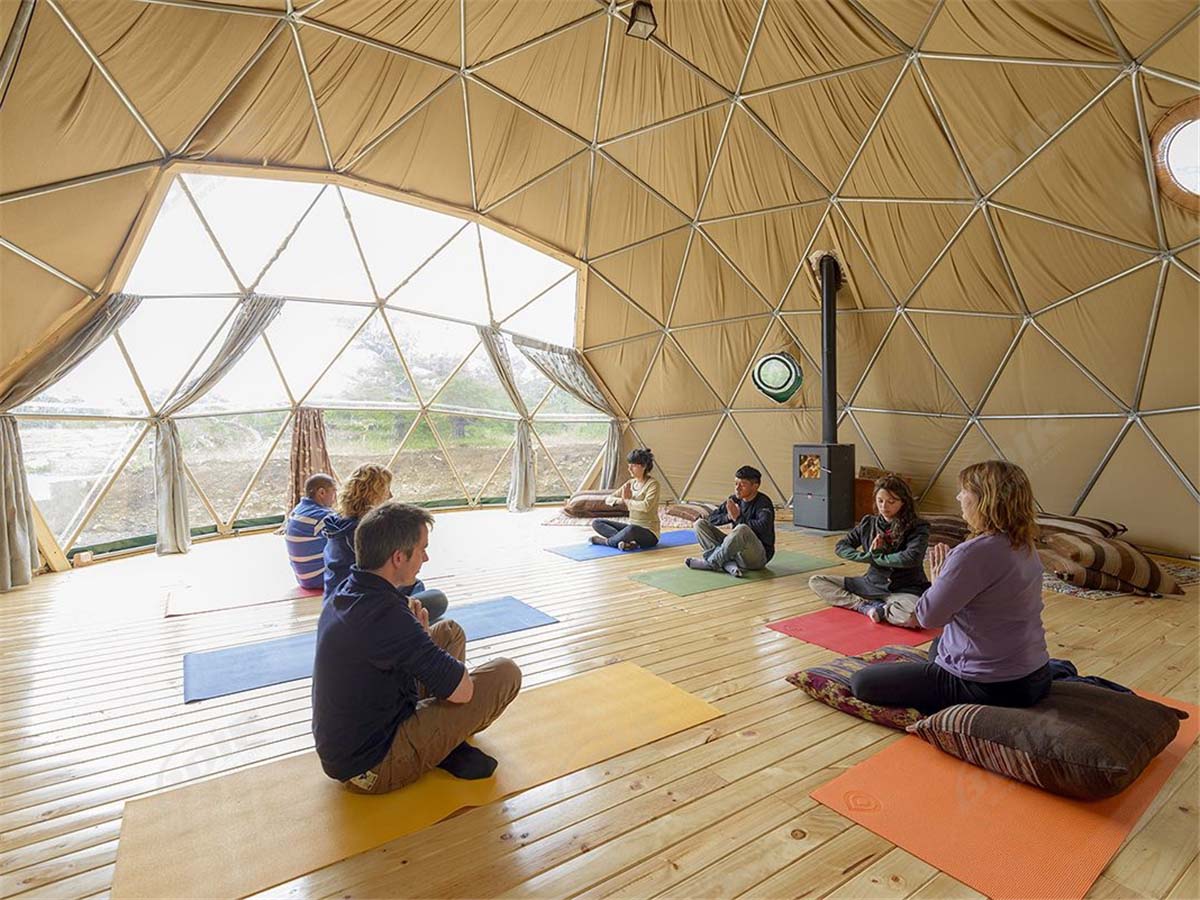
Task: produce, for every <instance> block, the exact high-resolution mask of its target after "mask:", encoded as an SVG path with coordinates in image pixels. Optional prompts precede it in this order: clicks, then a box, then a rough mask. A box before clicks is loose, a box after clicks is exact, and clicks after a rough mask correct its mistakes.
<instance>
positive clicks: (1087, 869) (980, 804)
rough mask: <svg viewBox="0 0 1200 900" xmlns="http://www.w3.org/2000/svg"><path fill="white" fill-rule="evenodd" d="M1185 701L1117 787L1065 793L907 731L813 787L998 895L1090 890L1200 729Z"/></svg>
mask: <svg viewBox="0 0 1200 900" xmlns="http://www.w3.org/2000/svg"><path fill="white" fill-rule="evenodd" d="M1151 699H1154V700H1159V701H1160V702H1162V703H1166V704H1167V705H1169V706H1174V707H1178V708H1179V709H1185V710H1187V712H1188V713H1189V715H1190V718H1188V719H1185V720H1183V721H1182V722H1180V723H1179V733H1178V734H1177V735H1176V736H1175V740H1174V741H1172V742H1171V744H1170V745H1169V746H1168V747H1167V749H1166V750H1164V751H1163V752H1162V753H1160V754H1159V755H1158V756H1156V757H1155V758H1154V759H1153V760H1151V761H1150V765H1148V766H1147V767H1146V770H1145V771H1144V772H1142V774H1141V776H1140V777H1139V778H1138V780H1137V781H1135V782H1134V783H1133V784H1131V785H1130V786H1129V787H1127V788H1126V789H1125V790H1124V791H1122V792H1121V793H1120V794H1118V795H1117V796H1115V797H1109V798H1108V799H1107V800H1094V801H1091V802H1087V801H1083V800H1073V799H1071V798H1069V797H1060V796H1058V795H1057V794H1051V793H1048V792H1046V791H1043V790H1041V789H1040V788H1035V787H1033V786H1031V785H1028V784H1022V783H1021V782H1019V781H1013V780H1011V779H1008V778H1005V777H1004V776H1003V775H997V774H995V773H994V772H989V771H987V770H986V769H980V768H978V767H977V766H972V765H970V764H969V763H965V762H963V761H962V760H959V759H955V758H954V757H953V756H950V755H948V754H945V753H943V752H942V751H940V750H938V749H937V748H936V747H934V746H933V745H931V744H927V743H925V742H924V741H923V740H921V739H920V738H918V737H914V736H912V735H909V736H908V737H906V738H904V739H903V740H899V741H897V742H896V743H894V744H892V745H891V746H889V747H888V748H887V749H885V750H883V751H881V752H879V753H876V754H875V755H874V756H872V757H871V758H870V759H867V760H865V761H864V762H861V763H859V764H858V765H856V766H854V767H853V768H852V769H850V770H849V771H848V772H846V773H845V774H844V775H839V776H838V777H837V778H835V779H833V780H832V781H829V782H827V783H826V784H824V785H822V786H821V787H820V788H818V789H817V790H815V791H813V792H812V793H811V794H810V795H809V796H811V797H812V798H813V799H814V800H816V801H817V802H818V803H822V804H824V805H825V806H828V807H829V808H830V809H832V810H834V811H835V812H838V813H841V814H842V815H843V816H846V817H847V818H848V819H851V820H853V821H855V822H857V823H858V824H859V825H862V826H863V827H864V828H866V829H868V830H869V831H872V832H874V833H875V834H877V835H879V836H880V837H882V838H884V839H885V840H888V841H891V842H892V843H893V844H895V845H896V846H897V847H900V848H901V849H903V850H906V851H908V852H909V853H911V854H912V855H913V856H916V857H917V858H918V859H923V860H924V861H925V862H927V863H929V864H930V865H931V866H935V867H937V868H938V869H941V870H942V871H943V872H945V873H947V874H948V875H952V876H953V877H955V878H957V879H958V880H959V881H961V882H963V883H964V884H968V885H970V886H971V887H973V888H975V890H977V891H981V892H983V893H984V894H987V895H988V896H989V897H992V898H995V900H1016V898H1031V900H1032V898H1076V897H1083V896H1084V895H1085V894H1086V893H1087V892H1088V889H1089V888H1091V886H1092V884H1093V883H1094V882H1095V881H1096V879H1097V878H1098V877H1099V876H1100V874H1101V873H1102V872H1103V871H1104V869H1105V868H1106V867H1107V866H1108V864H1109V862H1110V861H1111V860H1112V858H1113V856H1114V855H1115V854H1116V852H1117V850H1118V849H1120V847H1121V844H1122V842H1123V841H1124V840H1125V838H1126V837H1127V836H1128V835H1129V832H1130V830H1132V828H1133V826H1134V825H1136V824H1137V822H1138V820H1139V819H1140V818H1141V817H1142V814H1143V813H1144V812H1145V811H1146V809H1147V807H1149V806H1150V804H1151V803H1152V802H1153V801H1154V798H1155V797H1156V796H1158V792H1159V791H1160V790H1162V787H1163V784H1165V783H1166V780H1167V779H1168V778H1169V777H1170V775H1171V773H1172V772H1173V771H1175V767H1176V766H1178V765H1179V763H1180V762H1181V761H1182V760H1183V758H1184V756H1185V755H1186V754H1187V752H1188V749H1189V748H1190V747H1191V746H1192V744H1193V743H1194V742H1195V740H1196V735H1197V732H1198V731H1200V709H1198V708H1197V707H1195V706H1192V705H1191V704H1189V703H1183V702H1182V701H1179V700H1173V699H1163V698H1160V697H1151Z"/></svg>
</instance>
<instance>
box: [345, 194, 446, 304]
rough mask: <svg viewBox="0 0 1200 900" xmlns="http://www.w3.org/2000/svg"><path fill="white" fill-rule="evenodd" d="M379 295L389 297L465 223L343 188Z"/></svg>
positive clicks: (417, 207) (415, 207)
mask: <svg viewBox="0 0 1200 900" xmlns="http://www.w3.org/2000/svg"><path fill="white" fill-rule="evenodd" d="M342 196H343V197H344V198H345V200H346V207H347V208H348V209H349V210H350V220H351V222H353V223H354V232H355V234H357V235H358V242H359V244H360V245H361V246H362V250H363V256H365V257H366V259H367V268H368V269H369V270H370V272H371V277H372V279H374V281H375V287H376V288H378V289H379V292H380V294H382V295H383V296H385V297H386V296H388V295H389V294H391V293H392V292H393V291H394V290H396V288H397V286H398V285H399V284H400V282H402V281H403V280H404V279H405V278H407V277H408V276H409V275H411V274H412V273H413V272H415V271H416V270H417V268H418V267H419V266H420V265H421V263H423V262H425V260H427V259H429V257H431V256H432V255H433V254H434V252H435V251H436V250H437V249H438V248H439V247H441V246H442V244H444V243H446V241H448V240H450V238H452V237H453V236H454V234H455V233H456V232H457V231H459V230H460V229H461V228H462V227H463V226H464V225H466V224H467V223H466V222H464V221H463V220H462V219H456V218H455V217H454V216H447V215H444V214H442V213H439V212H433V211H432V210H428V209H422V208H421V207H419V206H412V205H411V204H408V203H400V202H398V201H396V200H388V199H386V198H385V197H376V196H375V195H373V194H368V193H365V192H363V191H355V190H350V189H349V188H342Z"/></svg>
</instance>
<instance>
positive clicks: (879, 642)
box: [767, 606, 942, 656]
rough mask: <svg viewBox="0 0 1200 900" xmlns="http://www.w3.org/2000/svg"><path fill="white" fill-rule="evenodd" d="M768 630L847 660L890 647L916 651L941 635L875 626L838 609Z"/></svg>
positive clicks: (773, 625)
mask: <svg viewBox="0 0 1200 900" xmlns="http://www.w3.org/2000/svg"><path fill="white" fill-rule="evenodd" d="M767 627H768V628H773V629H775V630H776V631H778V632H780V633H781V634H786V635H788V636H789V637H794V638H799V639H800V640H802V641H807V642H808V643H810V644H816V645H817V646H818V647H825V648H826V649H829V650H834V651H836V652H838V653H841V654H843V655H844V656H857V655H858V654H860V653H866V652H867V651H868V650H878V649H879V648H880V647H885V646H887V645H888V644H903V645H904V646H906V647H915V646H917V645H918V644H924V643H925V642H926V641H931V640H933V639H934V638H935V637H937V636H938V635H939V634H941V633H942V629H940V628H899V627H897V626H896V625H886V624H876V623H875V622H872V621H871V620H870V619H868V618H867V617H866V616H864V615H863V614H862V613H856V612H854V611H853V610H849V609H841V608H839V607H836V606H831V607H830V608H829V609H823V610H821V611H819V612H815V613H808V614H807V615H803V616H796V618H794V619H784V620H783V621H781V622H772V623H771V624H770V625H768V626H767Z"/></svg>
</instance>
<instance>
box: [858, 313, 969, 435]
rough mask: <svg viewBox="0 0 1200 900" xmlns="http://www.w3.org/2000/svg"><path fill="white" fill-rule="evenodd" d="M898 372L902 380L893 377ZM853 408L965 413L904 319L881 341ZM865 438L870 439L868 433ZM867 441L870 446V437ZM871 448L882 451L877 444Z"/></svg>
mask: <svg viewBox="0 0 1200 900" xmlns="http://www.w3.org/2000/svg"><path fill="white" fill-rule="evenodd" d="M901 372H902V373H904V377H903V379H900V378H897V374H898V373H901ZM854 406H855V407H860V406H868V407H871V408H873V409H905V410H912V411H914V412H932V413H966V412H967V410H966V409H965V408H964V407H963V405H962V402H961V401H960V400H959V399H958V397H957V395H956V394H955V393H954V389H953V388H952V387H951V386H950V383H949V382H948V381H946V376H945V375H943V374H942V373H941V372H939V371H938V368H937V366H935V365H934V363H933V360H932V359H931V358H930V355H929V354H928V353H927V352H926V351H925V349H924V348H923V347H922V346H921V344H920V342H919V341H918V340H917V338H916V336H915V335H914V334H913V331H912V329H911V328H909V326H908V323H907V320H901V321H899V322H897V323H896V327H895V328H893V329H892V333H891V334H890V335H888V337H887V340H885V341H884V343H883V349H882V350H881V351H880V352H879V356H878V357H876V359H875V362H873V363H872V364H871V370H870V372H868V373H867V377H866V380H865V381H863V384H862V387H861V388H860V389H859V391H858V393H857V394H856V395H855V396H854ZM863 427H864V428H866V426H865V425H864V426H863ZM867 437H868V438H871V434H870V433H868V434H867ZM871 442H872V443H874V439H873V438H872V441H871ZM875 449H876V450H878V451H879V452H880V453H882V452H883V451H882V450H881V449H880V448H879V446H878V445H876V447H875Z"/></svg>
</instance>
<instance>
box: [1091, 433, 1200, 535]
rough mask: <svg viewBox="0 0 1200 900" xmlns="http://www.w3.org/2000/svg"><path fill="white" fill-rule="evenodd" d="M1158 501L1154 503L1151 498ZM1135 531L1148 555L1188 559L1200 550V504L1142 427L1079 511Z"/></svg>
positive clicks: (1119, 451) (1126, 442)
mask: <svg viewBox="0 0 1200 900" xmlns="http://www.w3.org/2000/svg"><path fill="white" fill-rule="evenodd" d="M1148 497H1153V498H1154V502H1153V503H1147V502H1146V498H1148ZM1079 514H1080V515H1081V516H1099V517H1101V518H1104V519H1110V520H1113V521H1117V522H1124V523H1125V524H1126V525H1127V526H1129V532H1128V535H1127V537H1128V539H1129V540H1130V541H1133V542H1134V543H1136V544H1137V545H1138V546H1140V547H1143V548H1145V549H1148V550H1159V551H1164V552H1166V553H1170V554H1173V555H1177V556H1187V555H1189V554H1193V553H1195V552H1196V547H1197V546H1200V504H1197V502H1196V499H1195V497H1193V496H1192V494H1191V493H1190V492H1189V491H1188V489H1187V486H1186V485H1184V483H1183V481H1181V480H1180V478H1179V476H1178V475H1176V474H1175V472H1174V471H1172V469H1171V467H1170V466H1169V465H1167V462H1166V460H1164V459H1163V458H1162V454H1161V453H1159V452H1158V450H1157V449H1156V448H1155V447H1154V445H1153V444H1152V443H1150V440H1149V438H1147V437H1146V435H1144V434H1143V433H1142V430H1141V429H1140V428H1138V427H1136V426H1134V427H1133V428H1130V429H1129V433H1128V434H1126V435H1125V438H1124V439H1123V440H1122V441H1121V446H1120V447H1118V448H1117V452H1116V453H1114V454H1113V457H1112V459H1110V460H1109V461H1108V464H1107V465H1106V466H1105V467H1104V471H1103V472H1102V473H1101V474H1100V478H1099V480H1098V481H1097V482H1096V484H1095V485H1094V486H1093V487H1092V489H1091V490H1090V491H1089V492H1088V495H1087V498H1086V499H1085V500H1084V501H1083V505H1082V506H1081V507H1080V508H1079Z"/></svg>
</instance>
